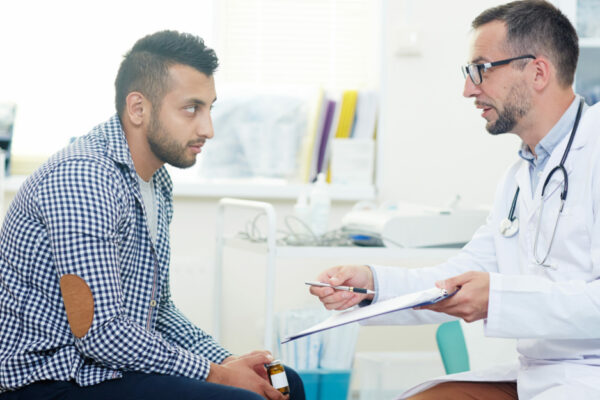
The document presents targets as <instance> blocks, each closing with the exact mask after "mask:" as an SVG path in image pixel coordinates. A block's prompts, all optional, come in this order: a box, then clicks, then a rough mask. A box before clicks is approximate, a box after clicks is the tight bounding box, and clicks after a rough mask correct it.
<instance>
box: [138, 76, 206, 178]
mask: <svg viewBox="0 0 600 400" xmlns="http://www.w3.org/2000/svg"><path fill="white" fill-rule="evenodd" d="M169 74H170V82H169V86H168V89H167V93H166V94H165V96H164V97H163V99H162V102H161V104H160V109H159V110H158V113H157V110H153V112H152V116H151V119H150V123H149V126H148V136H147V137H148V144H149V145H150V149H151V150H152V152H153V153H154V155H155V156H156V158H157V159H158V160H160V162H161V163H168V164H171V165H173V166H174V167H178V168H188V167H191V166H192V165H194V164H195V163H196V156H197V155H198V154H199V153H200V151H201V149H202V146H203V145H204V142H206V140H207V139H210V138H212V137H213V134H214V132H213V126H212V119H211V115H210V109H211V106H212V104H213V102H214V101H215V100H216V94H215V81H214V78H213V77H212V76H206V75H204V74H203V73H201V72H199V71H197V70H195V69H194V68H192V67H189V66H186V65H179V64H178V65H174V66H172V67H170V68H169Z"/></svg>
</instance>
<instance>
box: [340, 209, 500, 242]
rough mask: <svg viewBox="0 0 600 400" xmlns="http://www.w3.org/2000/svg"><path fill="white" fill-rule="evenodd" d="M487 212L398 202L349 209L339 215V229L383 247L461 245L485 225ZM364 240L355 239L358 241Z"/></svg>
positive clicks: (363, 240)
mask: <svg viewBox="0 0 600 400" xmlns="http://www.w3.org/2000/svg"><path fill="white" fill-rule="evenodd" d="M488 214H489V210H485V209H472V210H462V209H456V210H449V209H435V208H430V207H424V206H418V205H410V204H398V205H397V206H396V207H395V208H393V209H375V210H368V209H367V210H355V211H351V212H349V213H348V214H346V215H345V216H344V217H343V218H342V229H343V230H346V231H347V232H349V233H351V234H352V236H353V237H357V235H364V237H365V238H367V237H373V238H377V239H378V240H379V242H380V243H381V244H383V245H384V246H386V247H462V246H463V245H464V244H465V243H467V242H468V241H469V240H471V238H472V237H473V233H475V231H476V230H477V228H479V227H480V226H482V225H483V224H485V219H486V217H487V215H488ZM365 241H366V240H365V239H361V240H360V241H358V240H355V242H357V244H365V243H364V242H365ZM381 244H380V245H381Z"/></svg>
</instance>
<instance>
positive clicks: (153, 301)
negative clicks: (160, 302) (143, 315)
mask: <svg viewBox="0 0 600 400" xmlns="http://www.w3.org/2000/svg"><path fill="white" fill-rule="evenodd" d="M156 304H157V303H156V300H154V299H152V300H150V307H156Z"/></svg>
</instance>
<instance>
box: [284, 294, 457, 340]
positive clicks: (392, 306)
mask: <svg viewBox="0 0 600 400" xmlns="http://www.w3.org/2000/svg"><path fill="white" fill-rule="evenodd" d="M454 293H456V292H454ZM454 293H448V291H446V289H440V288H437V287H434V288H431V289H426V290H422V291H420V292H415V293H409V294H405V295H403V296H399V297H394V298H393V299H388V300H384V301H380V302H377V303H375V304H371V305H370V306H366V307H358V308H355V309H352V310H348V311H342V312H341V313H339V314H335V315H332V316H331V317H329V318H327V319H326V320H325V321H323V322H321V323H318V324H316V325H314V326H312V327H310V328H308V329H305V330H303V331H301V332H298V333H296V334H294V335H291V336H288V337H286V338H285V339H283V340H282V341H281V343H282V344H283V343H287V342H289V341H292V340H295V339H298V338H301V337H303V336H307V335H311V334H313V333H316V332H320V331H324V330H326V329H331V328H335V327H336V326H340V325H345V324H349V323H351V322H357V321H361V320H363V319H367V318H371V317H375V316H376V315H382V314H387V313H391V312H395V311H400V310H405V309H408V308H413V307H418V306H424V305H427V304H433V303H437V302H438V301H440V300H444V299H445V298H447V297H450V296H452V295H453V294H454Z"/></svg>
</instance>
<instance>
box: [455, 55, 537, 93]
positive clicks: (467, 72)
mask: <svg viewBox="0 0 600 400" xmlns="http://www.w3.org/2000/svg"><path fill="white" fill-rule="evenodd" d="M526 58H531V59H533V60H535V59H536V57H535V56H534V55H532V54H527V55H524V56H519V57H513V58H507V59H506V60H500V61H493V62H489V63H483V64H467V65H463V66H462V67H461V70H462V73H463V76H464V77H465V79H467V76H468V77H469V78H470V79H471V82H473V84H474V85H475V86H478V85H481V82H483V76H482V75H481V73H482V71H483V72H485V71H487V70H488V69H490V68H492V67H497V66H499V65H505V64H509V63H511V62H513V61H516V60H523V59H526ZM476 78H479V80H478V81H477V79H476Z"/></svg>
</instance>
